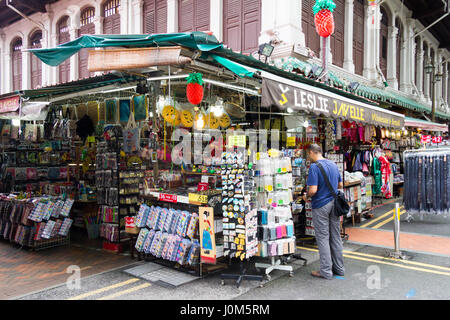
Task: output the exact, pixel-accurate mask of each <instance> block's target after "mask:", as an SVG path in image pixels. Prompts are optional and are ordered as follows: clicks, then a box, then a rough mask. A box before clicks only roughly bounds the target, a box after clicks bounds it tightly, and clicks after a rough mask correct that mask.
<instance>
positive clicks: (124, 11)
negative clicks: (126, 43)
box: [119, 0, 129, 34]
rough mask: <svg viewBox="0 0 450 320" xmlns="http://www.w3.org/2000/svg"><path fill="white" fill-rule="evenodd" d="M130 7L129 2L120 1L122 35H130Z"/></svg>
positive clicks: (125, 0)
mask: <svg viewBox="0 0 450 320" xmlns="http://www.w3.org/2000/svg"><path fill="white" fill-rule="evenodd" d="M128 9H129V6H128V0H121V1H120V7H119V13H120V33H121V34H128V33H129V30H128V17H129V10H128Z"/></svg>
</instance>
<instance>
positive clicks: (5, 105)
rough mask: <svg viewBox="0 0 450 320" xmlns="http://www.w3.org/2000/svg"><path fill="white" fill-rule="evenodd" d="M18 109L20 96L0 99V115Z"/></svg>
mask: <svg viewBox="0 0 450 320" xmlns="http://www.w3.org/2000/svg"><path fill="white" fill-rule="evenodd" d="M19 107H20V96H13V97H8V98H4V99H0V113H5V112H14V111H17V109H19Z"/></svg>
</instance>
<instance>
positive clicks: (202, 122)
mask: <svg viewBox="0 0 450 320" xmlns="http://www.w3.org/2000/svg"><path fill="white" fill-rule="evenodd" d="M204 124H205V122H204V121H203V119H198V120H197V128H203V125H204Z"/></svg>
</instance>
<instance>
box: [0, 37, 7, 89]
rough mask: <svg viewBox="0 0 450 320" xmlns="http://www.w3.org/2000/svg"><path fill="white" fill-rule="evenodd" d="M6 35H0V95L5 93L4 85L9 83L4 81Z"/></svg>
mask: <svg viewBox="0 0 450 320" xmlns="http://www.w3.org/2000/svg"><path fill="white" fill-rule="evenodd" d="M5 41H6V34H5V33H3V32H1V33H0V50H1V52H0V94H5V93H7V91H6V89H5V87H6V83H7V82H9V81H7V80H6V79H7V78H6V77H5V76H6V70H7V69H8V65H7V64H6V61H5V60H6V54H7V51H8V50H7V46H6V44H5Z"/></svg>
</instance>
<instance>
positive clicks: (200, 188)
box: [197, 182, 209, 191]
mask: <svg viewBox="0 0 450 320" xmlns="http://www.w3.org/2000/svg"><path fill="white" fill-rule="evenodd" d="M208 189H209V183H208V182H199V183H198V186H197V191H206V190H208Z"/></svg>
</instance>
